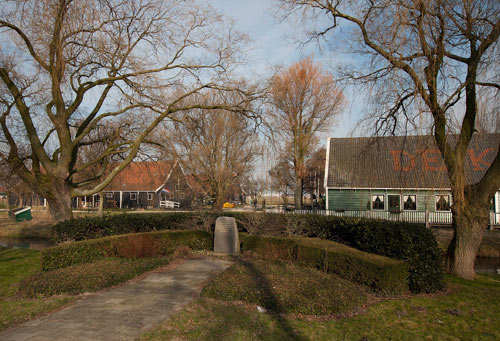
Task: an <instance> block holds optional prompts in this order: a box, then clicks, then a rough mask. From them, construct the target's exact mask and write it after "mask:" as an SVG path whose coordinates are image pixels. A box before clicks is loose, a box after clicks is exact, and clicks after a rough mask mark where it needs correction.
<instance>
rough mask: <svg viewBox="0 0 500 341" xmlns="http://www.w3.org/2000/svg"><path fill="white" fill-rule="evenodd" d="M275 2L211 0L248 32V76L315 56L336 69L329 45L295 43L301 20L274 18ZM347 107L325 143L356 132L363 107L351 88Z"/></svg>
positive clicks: (324, 138) (325, 65)
mask: <svg viewBox="0 0 500 341" xmlns="http://www.w3.org/2000/svg"><path fill="white" fill-rule="evenodd" d="M276 3H277V2H276V1H273V0H211V1H210V4H211V5H212V6H213V7H214V8H216V9H217V10H218V11H219V12H221V13H223V14H225V15H226V16H228V17H230V18H231V19H233V20H234V23H235V27H236V28H237V29H238V30H239V31H241V32H243V33H245V34H247V35H248V36H249V38H250V39H251V41H250V43H249V47H250V51H249V52H248V54H247V55H248V61H247V63H246V65H245V66H244V67H243V69H242V70H243V71H242V72H243V74H244V75H245V76H250V77H255V76H256V75H257V76H262V77H264V76H266V75H269V73H270V71H271V69H272V67H273V66H276V65H282V66H285V67H288V66H290V65H291V64H292V63H294V62H296V61H298V60H300V59H302V58H304V57H307V56H310V55H314V59H315V60H316V61H320V62H321V63H322V64H323V67H324V68H325V69H327V70H328V69H331V70H333V69H335V67H337V65H338V63H339V59H338V58H336V57H335V54H334V53H332V51H331V50H329V49H328V47H326V46H324V45H323V46H318V45H317V44H316V43H309V44H306V45H305V46H303V45H300V44H299V43H297V42H296V38H297V37H300V35H301V34H302V33H303V27H302V25H301V23H294V25H292V24H291V23H290V22H288V21H286V20H279V19H277V18H276V17H275V13H276ZM344 94H345V95H346V98H347V100H348V106H347V108H346V109H345V111H344V112H343V113H342V114H341V116H340V117H338V119H337V120H336V123H334V125H333V126H332V127H331V128H330V129H329V130H328V131H327V132H325V133H323V134H322V136H321V137H320V138H321V140H322V145H326V139H327V137H347V136H350V134H351V133H352V132H353V129H354V128H355V127H356V123H357V121H358V120H359V117H360V115H361V111H362V108H361V106H360V105H359V103H357V101H356V99H355V97H354V96H351V95H350V94H349V91H348V90H346V91H345V92H344Z"/></svg>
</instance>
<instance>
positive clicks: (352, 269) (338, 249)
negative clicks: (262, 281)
mask: <svg viewBox="0 0 500 341" xmlns="http://www.w3.org/2000/svg"><path fill="white" fill-rule="evenodd" d="M240 238H241V241H242V249H243V250H245V251H247V250H250V251H253V252H255V253H256V254H258V255H259V256H260V257H262V258H263V259H266V260H274V261H276V260H279V261H287V262H295V263H297V264H299V265H302V266H312V267H315V268H317V269H320V270H323V271H325V272H329V273H334V274H337V275H339V276H340V277H342V278H345V279H348V280H351V281H354V282H357V283H361V284H364V285H367V286H369V287H370V288H372V290H374V291H377V292H379V293H382V294H398V293H402V292H404V291H406V290H407V289H408V286H407V278H408V266H407V264H406V263H405V262H402V261H398V260H394V259H390V258H387V257H382V256H378V255H374V254H369V253H366V252H363V251H359V250H355V249H353V248H350V247H348V246H345V245H342V244H338V243H335V242H331V241H326V240H320V239H311V238H304V237H291V238H278V237H262V236H255V235H241V236H240Z"/></svg>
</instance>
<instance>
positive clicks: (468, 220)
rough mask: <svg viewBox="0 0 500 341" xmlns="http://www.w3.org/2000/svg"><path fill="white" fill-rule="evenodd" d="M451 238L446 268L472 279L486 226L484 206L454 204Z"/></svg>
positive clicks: (487, 216) (486, 211)
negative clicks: (452, 233)
mask: <svg viewBox="0 0 500 341" xmlns="http://www.w3.org/2000/svg"><path fill="white" fill-rule="evenodd" d="M452 213H453V224H452V225H453V230H454V232H455V233H454V235H453V239H452V240H451V242H450V245H449V246H448V250H447V255H446V270H447V272H448V273H450V274H454V275H456V276H458V277H460V278H464V279H474V277H475V272H474V260H475V258H476V254H477V250H478V249H479V245H480V244H481V240H482V238H483V234H484V231H485V230H486V228H487V227H488V223H489V212H488V210H487V209H486V210H485V208H484V207H475V206H470V205H460V203H458V205H455V204H454V207H453V208H452Z"/></svg>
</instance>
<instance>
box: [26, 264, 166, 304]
mask: <svg viewBox="0 0 500 341" xmlns="http://www.w3.org/2000/svg"><path fill="white" fill-rule="evenodd" d="M167 263H168V259H167V258H154V259H152V258H149V259H134V260H126V259H108V260H100V261H97V262H94V263H91V264H78V265H72V266H70V267H66V268H64V269H56V270H53V271H49V272H43V271H42V272H39V273H36V274H34V275H32V276H30V277H27V278H26V279H24V280H23V281H22V282H21V283H20V286H19V293H20V294H21V295H22V296H24V297H37V296H50V295H57V294H70V295H76V294H80V293H84V292H91V291H98V290H102V289H105V288H109V287H112V286H113V285H117V284H119V283H122V282H125V281H127V280H129V279H131V278H133V277H135V276H137V275H140V274H142V273H144V272H147V271H150V270H153V269H154V268H157V267H158V266H160V265H163V264H167Z"/></svg>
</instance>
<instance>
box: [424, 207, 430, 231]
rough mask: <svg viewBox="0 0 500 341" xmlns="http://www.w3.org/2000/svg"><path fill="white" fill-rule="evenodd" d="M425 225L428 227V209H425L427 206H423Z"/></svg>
mask: <svg viewBox="0 0 500 341" xmlns="http://www.w3.org/2000/svg"><path fill="white" fill-rule="evenodd" d="M425 227H427V228H429V227H430V224H429V211H428V210H427V207H426V208H425Z"/></svg>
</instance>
